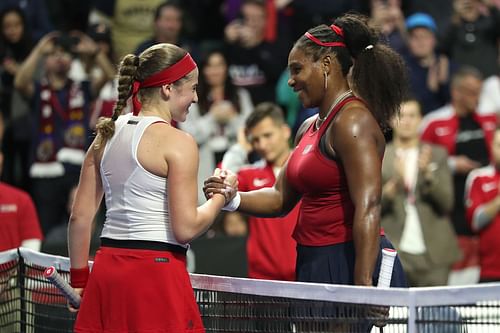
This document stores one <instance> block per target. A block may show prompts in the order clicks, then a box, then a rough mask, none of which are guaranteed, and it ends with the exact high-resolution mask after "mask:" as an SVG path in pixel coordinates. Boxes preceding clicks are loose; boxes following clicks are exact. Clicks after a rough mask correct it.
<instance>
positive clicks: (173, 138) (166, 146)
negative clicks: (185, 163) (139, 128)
mask: <svg viewBox="0 0 500 333" xmlns="http://www.w3.org/2000/svg"><path fill="white" fill-rule="evenodd" d="M146 132H147V133H148V134H149V135H150V136H151V137H153V138H154V140H155V141H156V143H157V146H158V147H159V148H160V147H161V148H160V149H161V150H163V152H164V153H165V156H167V157H168V156H170V157H174V156H186V155H189V154H197V153H198V145H197V143H196V141H195V139H194V138H193V137H192V136H191V135H190V134H189V133H186V132H184V131H182V130H180V129H178V128H175V127H172V126H171V125H169V124H166V123H161V122H158V123H154V124H152V125H151V126H149V127H148V129H147V130H146ZM145 134H146V133H145Z"/></svg>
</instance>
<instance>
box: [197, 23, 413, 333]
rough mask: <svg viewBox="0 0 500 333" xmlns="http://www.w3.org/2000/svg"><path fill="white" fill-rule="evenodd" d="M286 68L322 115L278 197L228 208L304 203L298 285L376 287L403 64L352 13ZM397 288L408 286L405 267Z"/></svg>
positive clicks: (316, 31)
mask: <svg viewBox="0 0 500 333" xmlns="http://www.w3.org/2000/svg"><path fill="white" fill-rule="evenodd" d="M288 67H289V70H290V79H289V81H288V84H289V85H290V86H291V87H292V88H293V89H294V91H296V92H297V93H298V97H299V99H300V100H301V102H302V103H303V105H304V106H305V107H306V108H312V107H318V108H319V114H318V115H317V116H313V117H311V118H309V119H308V120H306V121H305V122H304V123H303V125H302V126H301V128H300V129H299V131H298V134H297V138H296V146H295V150H294V151H293V152H292V154H291V156H290V158H289V159H288V162H287V163H286V164H285V166H284V167H283V168H282V169H281V172H280V175H279V176H278V179H277V181H276V183H275V186H274V188H265V189H260V190H256V191H250V192H240V193H238V195H237V196H236V197H235V199H234V200H233V201H232V202H231V203H230V205H229V206H230V207H231V208H233V209H238V210H239V211H241V212H243V213H247V214H250V215H257V216H261V217H270V216H280V215H281V216H283V215H285V214H287V213H288V212H289V211H290V210H291V209H292V208H293V207H294V206H295V205H296V204H297V202H299V200H301V207H300V212H299V218H298V221H297V225H296V227H295V230H294V233H293V237H294V238H295V240H296V241H297V265H296V277H297V281H303V282H320V283H335V284H355V285H363V286H373V285H376V284H377V280H378V275H379V273H378V271H379V269H380V260H381V258H382V255H381V249H382V248H392V245H391V244H390V242H389V241H388V239H386V237H385V236H384V233H383V230H381V228H380V210H381V191H382V190H381V184H382V181H381V167H382V157H383V155H384V149H385V140H384V135H383V131H382V130H383V129H384V128H386V127H388V124H389V121H390V119H391V118H392V117H393V116H394V115H395V114H397V112H398V110H399V107H400V104H401V101H402V100H403V98H404V93H405V86H406V85H407V82H406V75H405V74H406V73H405V66H404V63H403V60H402V59H401V57H400V56H399V55H397V54H396V53H395V52H394V51H392V50H391V49H389V48H388V47H387V46H385V45H384V44H383V43H380V42H379V40H378V34H377V32H376V31H374V30H373V29H372V28H371V27H369V26H368V25H367V24H366V18H365V17H363V16H359V15H356V14H345V15H343V16H341V17H339V18H337V19H336V20H335V23H334V24H332V25H331V26H328V25H320V26H317V27H315V28H312V29H310V30H309V31H308V32H306V33H305V34H304V35H303V36H302V37H300V38H299V39H298V40H297V42H296V43H295V45H294V46H293V48H292V50H291V51H290V54H289V57H288ZM349 73H351V74H349ZM219 188H220V189H225V185H224V183H223V182H222V179H221V178H220V177H215V176H214V177H211V178H209V179H208V180H207V181H205V187H204V190H205V193H206V194H207V195H208V196H209V197H210V196H211V195H212V194H213V193H223V192H220V191H219ZM391 286H396V287H403V286H406V281H405V277H404V273H403V270H402V267H401V263H400V261H399V259H398V258H396V261H395V263H394V272H393V275H392V281H391ZM366 329H368V327H366ZM356 331H358V330H356ZM359 331H360V332H361V331H363V330H359Z"/></svg>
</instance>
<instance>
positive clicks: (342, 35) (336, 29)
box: [330, 24, 344, 38]
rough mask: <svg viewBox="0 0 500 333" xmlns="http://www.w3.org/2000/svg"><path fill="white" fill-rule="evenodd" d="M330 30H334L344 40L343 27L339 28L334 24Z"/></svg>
mask: <svg viewBox="0 0 500 333" xmlns="http://www.w3.org/2000/svg"><path fill="white" fill-rule="evenodd" d="M330 29H332V30H333V32H335V33H336V34H337V35H339V36H340V37H342V38H344V30H342V28H341V27H339V26H338V25H335V24H332V25H331V26H330Z"/></svg>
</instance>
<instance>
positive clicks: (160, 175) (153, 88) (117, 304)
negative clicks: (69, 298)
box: [68, 44, 237, 333]
mask: <svg viewBox="0 0 500 333" xmlns="http://www.w3.org/2000/svg"><path fill="white" fill-rule="evenodd" d="M197 83H198V69H197V66H196V64H195V63H194V61H193V60H192V58H191V56H190V55H189V54H188V53H187V52H186V51H184V50H183V49H181V48H179V47H177V46H174V45H171V44H157V45H155V46H152V47H150V48H149V49H147V50H145V51H144V52H143V53H141V54H140V55H139V56H136V55H132V54H129V55H126V56H125V57H124V58H123V60H122V62H121V64H120V70H119V87H118V91H119V100H118V102H117V105H116V108H115V110H114V114H113V117H112V118H101V119H100V120H99V122H98V124H97V137H96V139H95V140H94V142H93V144H92V146H91V147H90V149H89V150H88V152H87V155H86V158H85V162H84V164H83V167H82V171H81V175H80V183H79V186H78V190H77V193H76V199H75V203H74V205H73V209H72V213H71V218H70V223H69V230H68V237H69V252H70V259H71V284H72V286H73V287H74V288H78V289H77V291H78V292H79V293H80V294H82V295H83V297H82V302H81V306H80V309H79V313H78V317H77V319H76V323H75V330H74V331H75V332H94V333H95V332H113V333H121V332H123V333H125V332H204V331H205V330H204V328H203V324H202V322H201V318H200V314H199V310H198V307H197V304H196V302H195V299H194V294H193V290H192V287H191V284H190V280H189V275H188V273H187V271H186V257H185V253H186V249H187V243H189V242H190V241H191V240H192V239H193V238H195V237H197V236H198V235H199V234H201V233H203V232H204V231H205V230H206V229H207V228H208V227H209V226H210V224H211V223H212V222H213V220H214V218H215V217H216V215H217V214H218V213H219V211H220V210H221V208H223V206H224V205H225V203H226V202H227V201H229V200H230V199H231V198H232V196H234V193H232V192H231V191H232V190H230V189H229V186H231V187H235V186H237V185H236V177H235V176H234V175H230V176H229V177H227V178H226V179H227V183H228V191H227V192H226V193H225V194H224V195H221V194H217V195H214V196H213V197H212V198H211V199H210V200H208V201H207V202H206V203H205V204H203V205H202V206H200V207H197V188H196V187H197V184H196V179H197V178H196V175H197V171H198V170H197V168H198V148H197V145H196V142H195V141H194V139H193V138H192V137H191V136H189V135H188V134H186V133H184V132H182V131H180V130H178V129H176V128H174V127H172V126H170V122H171V121H172V120H175V121H177V122H182V121H185V120H186V115H187V112H188V111H187V110H188V107H189V106H190V105H191V103H195V102H197V100H198V97H197V94H196V86H197ZM129 97H131V98H132V104H133V113H131V114H126V115H120V114H121V112H122V110H123V108H124V107H125V105H126V103H127V100H128V99H129ZM103 195H104V196H105V200H106V208H107V211H106V221H105V224H104V228H103V231H102V234H101V247H100V249H99V251H98V252H97V254H96V257H95V262H94V266H93V268H92V272H91V273H90V275H89V268H88V265H87V261H88V253H89V243H90V236H91V228H92V220H93V219H94V216H95V213H96V211H97V209H98V207H99V204H100V202H101V199H102V197H103ZM73 310H75V309H73Z"/></svg>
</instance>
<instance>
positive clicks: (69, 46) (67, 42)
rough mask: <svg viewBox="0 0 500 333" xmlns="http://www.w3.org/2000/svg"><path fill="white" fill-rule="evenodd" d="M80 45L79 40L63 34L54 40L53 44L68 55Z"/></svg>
mask: <svg viewBox="0 0 500 333" xmlns="http://www.w3.org/2000/svg"><path fill="white" fill-rule="evenodd" d="M78 43H80V38H79V37H77V36H71V35H68V34H67V33H63V34H61V35H60V36H58V37H56V38H55V39H54V44H55V45H56V46H60V47H61V48H62V49H64V50H65V51H67V52H69V53H73V52H74V49H75V46H76V45H78Z"/></svg>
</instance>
